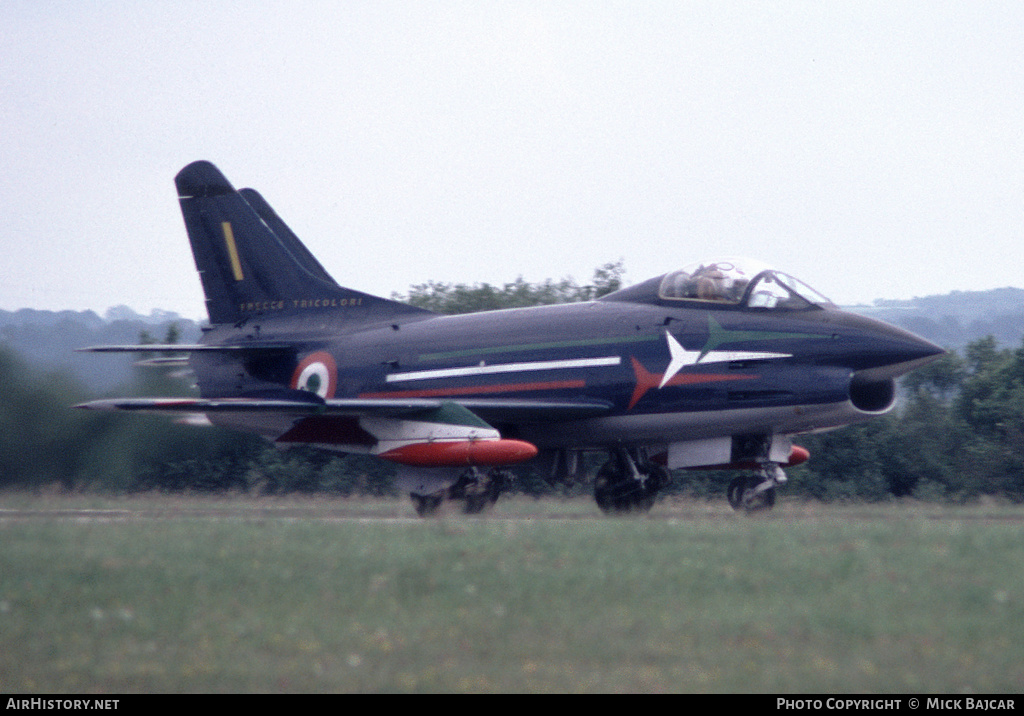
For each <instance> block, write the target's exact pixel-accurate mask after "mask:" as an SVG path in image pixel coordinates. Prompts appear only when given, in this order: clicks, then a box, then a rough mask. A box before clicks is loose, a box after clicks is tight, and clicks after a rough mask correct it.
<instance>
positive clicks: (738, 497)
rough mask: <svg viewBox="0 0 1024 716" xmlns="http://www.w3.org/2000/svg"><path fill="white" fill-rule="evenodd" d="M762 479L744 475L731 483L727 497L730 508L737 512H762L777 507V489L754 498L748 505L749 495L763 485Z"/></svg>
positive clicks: (770, 489)
mask: <svg viewBox="0 0 1024 716" xmlns="http://www.w3.org/2000/svg"><path fill="white" fill-rule="evenodd" d="M761 482H762V481H761V479H760V478H758V477H756V476H754V475H742V476H740V477H737V478H736V479H735V480H733V481H732V482H730V483H729V488H728V489H727V490H726V493H725V496H726V499H728V500H729V506H730V507H732V508H733V509H734V510H736V511H737V512H746V513H748V514H749V513H751V512H761V511H765V510H770V509H771V508H772V507H774V506H775V488H774V487H772V488H769V489H767V490H764V491H762V492H759V493H757V495H756V496H754V498H753V501H752V502H750V504H747V502H748V501H747V499H746V498H747V494H748V493H749V492H751V491H753V490H754V489H755V488H756V487H757V486H758V485H760V484H761Z"/></svg>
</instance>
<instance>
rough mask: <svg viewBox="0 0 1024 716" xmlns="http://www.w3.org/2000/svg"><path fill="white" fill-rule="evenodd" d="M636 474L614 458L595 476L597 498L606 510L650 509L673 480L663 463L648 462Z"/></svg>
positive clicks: (611, 512)
mask: <svg viewBox="0 0 1024 716" xmlns="http://www.w3.org/2000/svg"><path fill="white" fill-rule="evenodd" d="M639 474H640V476H641V479H639V480H637V479H636V478H634V477H633V476H632V475H631V474H630V473H629V472H628V470H627V469H624V466H623V464H622V462H621V461H620V460H618V459H616V458H613V459H611V460H609V461H608V462H606V463H605V464H604V465H602V466H601V469H600V470H598V471H597V476H596V477H595V478H594V500H595V501H596V502H597V506H598V508H600V510H601V511H602V512H604V513H605V514H609V515H613V514H625V513H629V512H647V511H648V510H650V509H651V508H652V507H653V506H654V502H655V500H656V499H657V497H658V493H659V492H660V491H661V489H662V488H663V487H665V485H667V484H668V482H669V472H668V470H667V469H665V468H664V467H662V466H661V465H655V464H648V465H645V466H644V470H643V471H642V472H640V473H639Z"/></svg>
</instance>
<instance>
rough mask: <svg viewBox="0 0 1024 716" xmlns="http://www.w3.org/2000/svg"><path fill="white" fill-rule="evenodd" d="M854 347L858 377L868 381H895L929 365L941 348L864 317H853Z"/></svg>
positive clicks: (942, 349)
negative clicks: (889, 379)
mask: <svg viewBox="0 0 1024 716" xmlns="http://www.w3.org/2000/svg"><path fill="white" fill-rule="evenodd" d="M852 318H854V321H853V324H854V325H855V326H856V328H857V329H859V330H857V331H856V333H857V334H858V335H857V336H856V343H857V348H856V349H855V350H854V351H853V354H854V365H852V366H851V367H852V368H854V370H856V371H857V373H858V375H861V376H862V377H865V378H869V379H883V378H896V377H898V376H901V375H903V374H905V373H909V372H910V371H912V370H914V369H915V368H919V367H920V366H923V365H926V364H928V363H931V362H932V361H933V360H936V359H937V358H939V356H941V355H943V354H945V352H946V351H945V349H944V348H942V347H940V346H937V345H935V344H934V343H932V342H931V341H929V340H926V339H924V338H921V336H918V335H915V334H913V333H911V332H910V331H907V330H904V329H902V328H897V327H896V326H892V325H890V324H888V323H884V322H882V321H877V320H875V319H872V318H865V317H864V316H856V317H852Z"/></svg>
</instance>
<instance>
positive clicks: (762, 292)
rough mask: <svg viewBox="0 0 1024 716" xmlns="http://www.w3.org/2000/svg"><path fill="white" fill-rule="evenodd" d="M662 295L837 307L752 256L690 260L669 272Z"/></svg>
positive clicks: (763, 305)
mask: <svg viewBox="0 0 1024 716" xmlns="http://www.w3.org/2000/svg"><path fill="white" fill-rule="evenodd" d="M658 298H659V299H661V300H663V301H680V302H684V301H685V302H687V303H699V304H712V305H715V306H721V307H728V306H734V307H737V308H748V309H759V310H766V311H774V310H787V311H805V310H811V309H814V308H832V307H834V304H833V303H832V301H830V300H829V299H828V298H826V297H825V296H823V295H822V294H820V293H818V292H817V291H815V290H814V289H813V288H811V287H810V286H808V285H807V284H806V283H804V282H803V281H800V280H799V279H796V278H794V277H792V276H790V275H789V274H785V273H782V272H781V271H776V270H775V269H773V268H771V267H769V266H767V265H765V264H762V263H760V262H757V261H753V260H751V259H732V258H729V259H720V260H717V261H705V262H700V263H695V264H690V265H689V266H686V267H685V268H683V269H680V270H678V271H673V272H671V273H668V274H665V276H664V277H663V278H662V280H661V283H660V284H659V286H658Z"/></svg>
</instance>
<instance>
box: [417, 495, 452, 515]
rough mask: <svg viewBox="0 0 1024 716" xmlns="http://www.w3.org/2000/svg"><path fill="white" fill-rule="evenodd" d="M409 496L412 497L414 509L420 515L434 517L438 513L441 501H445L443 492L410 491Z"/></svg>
mask: <svg viewBox="0 0 1024 716" xmlns="http://www.w3.org/2000/svg"><path fill="white" fill-rule="evenodd" d="M409 497H410V498H412V506H413V509H415V510H416V514H417V515H419V516H420V517H433V516H434V515H436V514H437V510H438V508H440V507H441V503H442V502H444V493H443V492H435V493H434V494H432V495H417V494H416V493H415V492H410V493H409Z"/></svg>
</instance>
